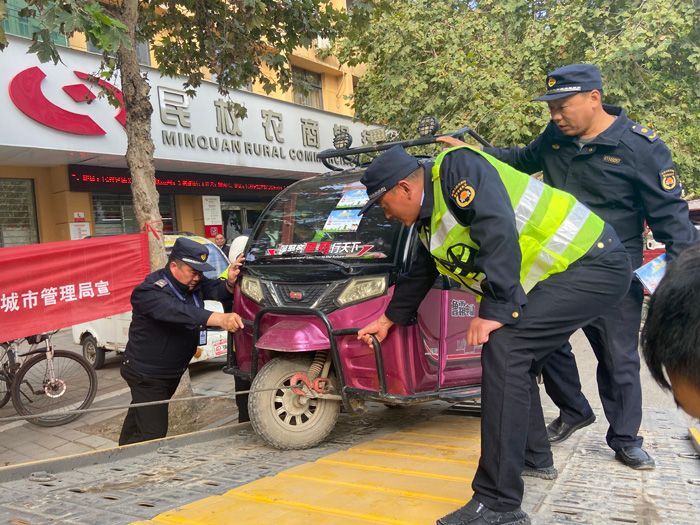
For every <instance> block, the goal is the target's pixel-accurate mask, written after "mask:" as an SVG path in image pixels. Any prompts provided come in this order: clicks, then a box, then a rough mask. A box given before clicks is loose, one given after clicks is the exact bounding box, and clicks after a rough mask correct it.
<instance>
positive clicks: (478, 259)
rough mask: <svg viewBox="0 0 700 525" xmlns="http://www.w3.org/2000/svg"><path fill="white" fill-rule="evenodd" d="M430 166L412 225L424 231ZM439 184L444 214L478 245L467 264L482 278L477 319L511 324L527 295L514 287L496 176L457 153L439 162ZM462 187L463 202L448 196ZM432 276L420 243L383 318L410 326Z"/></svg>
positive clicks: (509, 236)
mask: <svg viewBox="0 0 700 525" xmlns="http://www.w3.org/2000/svg"><path fill="white" fill-rule="evenodd" d="M432 166H433V164H432V163H426V164H424V166H423V169H424V170H425V179H424V197H423V203H422V205H421V211H420V217H419V218H418V221H417V222H416V228H419V229H421V228H427V229H428V230H429V229H430V217H431V215H432V211H433V182H432V175H431V170H432ZM440 179H441V182H442V194H443V197H444V198H445V200H446V202H447V205H448V207H449V209H450V212H452V215H453V216H454V217H455V219H457V221H459V222H460V223H461V224H462V225H463V226H469V227H470V237H471V239H472V240H473V241H474V242H475V243H476V244H477V245H478V246H479V250H478V251H477V252H476V255H475V257H474V260H473V262H474V266H475V268H476V269H477V270H479V271H481V272H483V273H484V274H485V275H486V278H485V279H484V280H483V281H482V283H481V288H482V291H483V294H484V295H483V298H482V301H481V306H480V308H479V317H481V318H483V319H491V320H493V321H499V322H501V323H505V324H513V323H516V322H517V321H518V319H519V318H520V315H521V314H522V308H523V306H524V305H525V304H526V303H527V296H526V295H525V291H524V290H523V288H522V286H521V285H520V266H521V255H520V245H519V244H518V231H517V229H516V226H515V213H514V211H513V207H512V206H511V204H510V198H509V197H508V192H507V191H506V188H505V186H504V185H503V182H502V181H501V177H500V176H499V174H498V171H497V170H496V168H494V167H493V166H492V165H491V164H490V163H489V162H488V161H487V160H486V159H484V158H483V157H482V156H481V155H479V154H478V153H475V152H473V151H470V150H468V149H465V148H460V149H457V150H454V151H452V152H450V153H448V154H447V155H445V157H444V158H443V161H442V164H441V165H440ZM465 186H468V187H469V188H470V189H471V195H470V196H469V198H468V199H466V200H465V198H464V194H462V193H460V192H455V191H453V190H454V189H455V188H463V187H465ZM453 194H454V195H453ZM437 276H438V270H437V269H436V267H435V261H434V259H433V258H432V256H431V255H430V252H429V251H428V250H427V249H426V248H425V246H423V244H422V243H421V245H420V246H419V247H418V250H417V253H416V257H415V259H414V260H413V262H412V263H411V267H410V269H409V271H408V272H407V273H405V274H404V275H402V276H401V279H399V282H398V283H397V284H396V287H395V289H394V295H393V297H392V299H391V302H390V303H389V305H388V306H387V308H386V311H385V315H386V316H387V317H388V318H389V319H390V320H391V321H393V322H394V323H396V324H398V325H406V324H409V323H411V322H412V321H413V320H414V318H415V311H416V310H417V309H418V306H419V305H420V303H421V301H422V300H423V298H424V297H425V294H427V293H428V291H429V290H430V288H431V287H432V285H433V283H434V282H435V279H436V278H437Z"/></svg>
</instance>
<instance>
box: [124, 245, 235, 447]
mask: <svg viewBox="0 0 700 525" xmlns="http://www.w3.org/2000/svg"><path fill="white" fill-rule="evenodd" d="M208 257H209V250H207V248H206V247H205V246H204V245H202V244H200V243H198V242H195V241H193V240H191V239H187V238H184V237H180V238H178V239H177V241H175V245H174V246H173V250H172V252H171V253H170V257H169V258H168V263H167V265H166V266H165V268H163V269H162V270H158V271H157V272H154V273H152V274H150V275H148V276H147V277H146V279H145V280H144V282H143V283H141V284H140V285H138V286H137V287H136V288H134V291H133V292H132V294H131V306H132V308H133V313H132V317H131V326H130V327H129V340H128V342H127V344H126V351H125V352H124V356H123V358H122V367H121V375H122V377H123V378H124V379H125V380H126V382H127V384H128V385H129V388H130V389H131V397H132V403H145V402H149V401H161V400H166V399H170V398H171V397H172V396H173V394H174V393H175V390H176V389H177V385H178V384H179V383H180V378H181V377H182V375H183V374H184V373H185V370H186V369H187V366H188V364H189V362H190V360H191V359H192V357H193V356H194V354H195V352H196V351H197V346H198V345H203V344H206V336H207V326H220V327H222V328H224V329H225V330H228V331H230V332H235V331H236V330H239V329H240V328H243V322H242V321H241V318H240V316H239V315H238V314H236V313H228V314H224V313H218V312H210V311H209V310H205V309H204V301H205V300H206V299H211V300H214V301H219V302H221V303H223V304H224V308H225V309H227V308H226V307H227V306H228V309H229V310H230V306H231V303H232V300H233V286H234V284H235V282H236V278H237V276H238V273H239V266H240V264H238V265H235V264H234V265H232V266H231V267H230V268H229V272H228V278H227V279H225V280H224V279H208V278H206V277H204V276H203V275H202V273H203V272H206V271H209V270H214V269H215V268H214V267H213V266H211V265H210V264H208V263H207V258H208ZM167 432H168V405H167V404H160V405H154V406H146V407H138V408H130V409H129V411H128V412H127V415H126V418H125V419H124V425H123V426H122V431H121V435H120V436H119V445H128V444H131V443H139V442H141V441H149V440H151V439H158V438H162V437H165V435H166V434H167Z"/></svg>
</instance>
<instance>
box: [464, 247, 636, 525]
mask: <svg viewBox="0 0 700 525" xmlns="http://www.w3.org/2000/svg"><path fill="white" fill-rule="evenodd" d="M631 271H632V269H631V265H630V261H629V256H628V254H627V252H626V250H625V249H624V248H623V247H622V246H621V245H620V246H618V247H617V248H615V249H613V250H611V251H608V252H606V253H602V254H600V255H598V256H595V257H592V256H586V257H584V258H582V259H580V260H578V261H576V262H575V263H573V264H572V265H571V266H569V268H567V269H566V271H564V272H561V273H558V274H555V275H552V276H551V277H549V278H548V279H546V280H544V281H541V282H539V283H538V284H537V285H536V286H535V287H534V288H533V289H532V290H531V291H530V292H529V293H528V294H527V298H528V303H527V305H526V306H525V308H524V309H523V315H522V317H521V318H520V321H519V322H518V323H517V324H515V325H506V326H503V327H502V328H499V329H498V330H495V331H494V332H491V334H490V336H489V341H488V342H487V343H486V344H484V347H483V349H482V354H481V363H482V368H483V378H482V399H481V401H482V416H481V458H480V460H479V467H478V469H477V471H476V475H475V476H474V480H473V482H472V488H473V490H474V499H476V500H477V501H480V502H481V503H483V504H484V505H486V506H487V507H488V508H490V509H493V510H496V511H499V512H503V511H508V510H513V509H515V508H517V507H519V506H520V503H521V502H522V497H523V480H522V478H521V473H522V471H523V468H524V467H525V465H526V464H527V465H529V466H534V467H547V466H551V465H552V464H553V459H552V452H551V449H550V445H549V441H548V439H547V430H546V428H545V424H544V416H543V414H542V405H541V403H540V396H539V388H538V386H537V379H536V378H537V375H538V374H539V373H540V371H541V369H542V367H543V366H544V363H545V361H546V360H547V358H548V357H549V355H550V354H552V353H553V352H554V351H555V350H556V349H557V348H560V347H561V346H562V345H563V344H564V343H566V341H568V340H569V337H570V336H571V334H572V333H574V332H575V331H576V330H577V329H579V328H581V327H582V326H585V325H587V324H589V323H590V322H591V321H592V320H593V319H595V318H597V317H600V316H601V315H602V314H604V312H605V311H606V310H607V309H608V308H610V307H611V306H613V305H615V304H616V303H618V302H619V301H620V300H621V299H622V298H623V297H624V295H625V294H626V293H627V289H628V288H629V283H630V280H631Z"/></svg>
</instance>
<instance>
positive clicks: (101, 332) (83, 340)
mask: <svg viewBox="0 0 700 525" xmlns="http://www.w3.org/2000/svg"><path fill="white" fill-rule="evenodd" d="M204 307H205V308H206V309H207V310H210V311H212V312H223V308H222V306H221V303H219V302H217V301H205V302H204ZM130 324H131V311H128V312H123V313H120V314H116V315H110V316H108V317H104V318H102V319H96V320H95V321H89V322H87V323H80V324H77V325H74V326H73V342H74V343H75V344H77V345H81V346H82V347H83V355H84V356H85V357H86V359H87V360H88V361H90V363H91V364H92V365H93V367H95V368H101V366H102V365H103V364H104V352H110V351H111V352H116V353H118V354H121V353H123V352H124V350H126V343H127V341H128V340H129V325H130ZM89 337H92V339H93V340H94V347H95V348H92V347H91V344H92V342H91V341H90V340H89V339H88V338H89ZM227 340H228V333H227V332H226V330H221V329H218V328H209V329H208V330H207V344H205V345H202V346H198V347H197V352H196V353H195V355H194V357H193V358H192V361H190V363H196V362H198V361H206V360H207V359H212V358H214V357H219V356H225V355H226V345H227ZM100 353H102V355H100Z"/></svg>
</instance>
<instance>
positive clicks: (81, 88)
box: [10, 66, 126, 135]
mask: <svg viewBox="0 0 700 525" xmlns="http://www.w3.org/2000/svg"><path fill="white" fill-rule="evenodd" d="M73 73H75V76H77V77H78V78H79V79H81V80H85V81H86V82H89V83H91V84H96V85H98V86H100V87H102V88H104V89H106V90H107V91H111V92H112V93H114V96H115V97H116V98H117V100H118V101H119V103H120V104H121V107H120V108H119V110H118V112H117V114H116V115H115V116H114V118H115V119H117V121H119V123H120V124H121V125H122V126H123V125H124V123H125V122H126V111H125V110H124V97H123V96H122V92H121V91H120V90H119V89H117V88H116V87H115V86H113V85H112V84H110V83H109V82H105V81H104V80H102V79H101V78H97V77H94V76H93V75H88V74H87V73H81V72H80V71H73ZM44 78H46V74H45V73H44V72H43V71H42V70H41V69H39V68H38V67H36V66H35V67H30V68H29V69H25V70H24V71H22V72H21V73H19V74H17V76H15V78H13V79H12V82H10V98H11V99H12V102H14V103H15V106H17V109H19V110H20V111H21V112H22V113H24V114H25V115H27V116H28V117H29V118H32V119H34V120H36V121H37V122H39V123H41V124H44V125H45V126H48V127H50V128H53V129H57V130H59V131H65V132H66V133H75V134H76V135H105V134H106V132H105V130H103V129H102V128H101V127H100V126H98V125H97V123H96V122H95V121H94V120H92V119H91V118H90V117H88V116H87V115H81V114H79V113H73V112H71V111H67V110H65V109H63V108H61V107H59V106H57V105H56V104H54V103H53V102H51V101H50V100H49V99H47V98H46V97H45V96H44V94H43V93H42V91H41V82H42V81H43V80H44ZM63 90H64V91H65V92H66V93H67V94H68V96H70V97H71V98H72V99H73V100H74V101H75V102H78V103H80V102H87V101H89V100H93V99H94V98H95V95H93V94H92V92H90V89H89V88H88V87H87V86H86V85H85V84H72V85H70V86H63Z"/></svg>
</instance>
